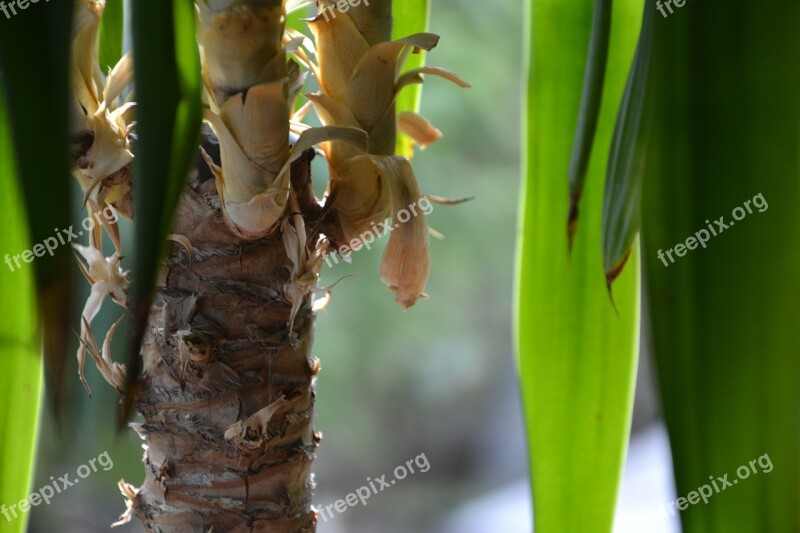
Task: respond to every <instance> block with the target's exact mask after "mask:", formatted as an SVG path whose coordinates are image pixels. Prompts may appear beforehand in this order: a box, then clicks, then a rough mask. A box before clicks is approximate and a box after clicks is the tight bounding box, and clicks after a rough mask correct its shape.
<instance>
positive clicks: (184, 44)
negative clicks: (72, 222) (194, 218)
mask: <svg viewBox="0 0 800 533" xmlns="http://www.w3.org/2000/svg"><path fill="white" fill-rule="evenodd" d="M132 16H133V39H134V61H135V71H136V95H137V108H136V109H137V112H136V118H137V132H138V134H139V141H138V142H137V143H136V159H135V161H134V166H133V169H134V171H133V172H134V178H133V179H134V183H136V186H135V187H134V188H133V191H134V211H135V217H136V225H135V244H136V259H135V262H134V268H133V271H134V273H135V277H134V279H133V281H132V283H131V293H130V298H131V306H132V309H133V314H134V320H135V325H134V341H133V343H132V344H131V347H130V349H129V352H128V360H127V364H128V379H129V386H128V391H127V392H128V393H127V395H126V402H125V412H126V415H127V413H128V412H129V411H130V408H131V406H132V399H133V396H132V395H133V392H134V386H133V385H134V381H135V378H136V376H138V374H139V369H140V368H141V358H140V357H139V342H140V340H141V338H142V335H143V333H144V328H145V326H146V323H147V317H148V312H149V309H150V303H151V301H152V298H153V287H154V285H155V280H156V275H157V272H158V268H159V264H160V261H161V258H162V256H163V254H164V251H165V247H166V240H167V236H168V234H169V228H170V224H171V222H172V216H173V214H174V212H175V209H176V207H177V205H178V199H179V198H180V194H181V191H182V190H183V185H184V183H185V179H186V175H187V173H188V172H189V169H190V167H191V164H192V160H193V156H194V155H195V153H196V149H197V139H198V134H199V131H200V124H201V122H202V103H201V94H202V87H203V86H202V78H201V71H200V57H199V54H198V51H197V41H196V36H195V12H194V2H192V1H191V0H170V1H165V0H136V2H134V3H133V9H132Z"/></svg>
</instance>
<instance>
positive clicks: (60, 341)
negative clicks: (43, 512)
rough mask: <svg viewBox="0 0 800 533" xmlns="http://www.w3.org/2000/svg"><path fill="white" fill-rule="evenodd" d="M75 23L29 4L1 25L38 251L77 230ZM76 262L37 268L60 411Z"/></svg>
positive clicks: (55, 259)
mask: <svg viewBox="0 0 800 533" xmlns="http://www.w3.org/2000/svg"><path fill="white" fill-rule="evenodd" d="M71 21H72V5H71V3H70V2H57V3H53V4H47V5H43V4H40V5H32V4H29V9H28V10H26V11H19V12H18V14H17V15H16V16H14V17H13V18H10V19H8V20H5V19H2V20H0V71H2V83H3V86H4V89H5V94H6V98H7V103H8V109H9V111H10V113H9V115H10V124H11V131H12V133H13V137H14V139H15V143H14V154H15V161H16V162H17V164H18V167H17V176H18V178H19V180H20V181H19V183H21V184H22V195H23V196H22V198H23V201H24V204H25V208H26V212H27V214H28V223H29V234H30V242H31V243H33V244H36V243H42V242H44V241H45V239H47V238H53V235H54V233H55V232H56V229H62V230H63V229H65V228H69V220H70V205H69V203H68V202H65V201H64V199H65V198H68V197H69V184H70V179H71V178H70V175H69V167H70V162H69V157H70V156H69V143H68V139H69V114H68V107H67V102H68V101H67V96H68V68H69V61H68V58H69V50H70V35H71ZM32 65H33V66H35V68H32ZM3 179H9V177H7V176H6V177H4V178H3ZM19 223H20V221H18V222H17V224H19ZM71 261H72V258H71V254H70V248H69V246H59V247H58V248H57V249H56V250H55V252H54V253H53V254H52V255H51V254H45V255H44V256H42V257H37V258H36V260H35V261H34V262H33V264H32V265H31V267H29V268H32V269H33V270H34V272H35V279H36V287H37V293H38V305H39V313H40V319H41V321H42V330H43V333H44V337H43V339H44V354H45V359H46V361H47V367H46V370H47V375H48V378H49V382H50V385H51V388H50V392H51V397H52V399H53V403H52V405H53V406H54V408H58V407H59V406H60V405H61V402H60V401H59V400H60V396H61V386H60V384H61V382H62V377H63V375H64V369H65V365H66V358H67V338H68V335H69V329H68V326H69V321H68V313H69V305H70V293H71V291H70V287H69V283H67V282H66V280H65V276H68V273H69V271H70V262H71Z"/></svg>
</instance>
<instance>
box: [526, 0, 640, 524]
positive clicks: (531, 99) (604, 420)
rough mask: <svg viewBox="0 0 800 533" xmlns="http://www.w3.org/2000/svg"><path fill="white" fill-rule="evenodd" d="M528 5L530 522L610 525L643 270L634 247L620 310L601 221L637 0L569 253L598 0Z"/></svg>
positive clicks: (624, 7)
mask: <svg viewBox="0 0 800 533" xmlns="http://www.w3.org/2000/svg"><path fill="white" fill-rule="evenodd" d="M530 6H531V9H530V11H529V13H528V18H529V20H530V21H531V27H530V30H529V42H530V45H531V48H530V55H529V65H530V67H531V68H530V70H529V78H528V89H527V90H528V93H527V109H526V114H525V116H526V121H527V129H526V132H525V136H526V140H525V143H524V144H523V147H524V150H525V162H524V167H525V174H524V178H523V191H522V195H521V201H522V206H521V228H520V234H521V235H520V241H519V248H518V255H517V257H518V263H517V303H516V306H517V310H516V315H517V323H516V335H517V344H518V351H519V367H520V374H521V384H522V394H523V405H524V408H525V415H526V422H527V426H528V441H529V448H530V462H531V475H532V488H533V497H534V507H535V513H534V523H535V529H536V531H537V533H550V532H553V533H587V532H589V533H595V532H597V533H608V532H610V531H611V528H612V525H613V517H614V508H615V504H616V495H617V490H618V487H619V482H620V478H621V474H622V465H623V460H624V456H625V451H626V449H627V438H628V432H629V429H630V414H631V408H632V402H633V384H634V377H635V373H636V356H637V352H638V323H639V269H638V247H634V251H633V254H632V256H631V260H630V268H628V269H626V271H625V272H624V273H623V274H622V276H621V277H620V278H619V280H618V281H617V285H616V287H615V293H616V294H615V296H616V298H615V301H616V305H617V311H615V309H614V307H613V305H612V304H611V302H610V301H609V299H608V293H607V290H606V285H605V282H604V279H603V274H602V268H603V267H602V264H603V260H602V254H601V250H600V246H599V243H600V240H601V224H600V222H601V217H602V204H603V188H604V177H605V172H606V164H607V154H608V150H609V147H610V144H611V138H612V134H613V125H614V120H615V116H616V111H617V106H618V104H619V101H620V99H621V97H622V93H623V89H624V84H625V79H626V75H627V71H628V68H629V66H630V63H631V59H632V57H633V51H634V48H635V44H636V37H637V33H638V28H639V25H640V21H641V4H640V3H639V2H635V1H627V2H626V1H619V2H615V5H614V11H613V15H612V16H613V18H614V24H615V25H616V27H618V28H622V30H621V31H619V32H616V33H615V34H614V35H612V38H611V42H610V54H609V62H608V65H607V71H606V72H607V74H606V87H605V88H604V91H603V103H602V106H601V113H600V117H599V122H598V128H597V133H596V138H595V142H594V149H593V155H592V158H591V161H590V164H589V168H588V176H589V179H587V182H586V188H585V190H584V196H583V204H582V217H581V218H582V221H583V222H582V227H583V230H582V231H581V232H580V233H579V234H578V235H577V236H576V239H575V242H574V245H573V249H572V254H571V256H570V254H569V253H568V243H567V241H568V235H567V232H565V231H564V221H565V220H567V218H568V211H569V190H568V187H566V186H565V183H564V180H563V176H566V175H567V174H568V166H569V161H570V154H571V151H572V146H573V139H574V137H575V135H574V134H575V119H574V118H575V117H576V116H577V114H578V108H579V104H580V100H581V86H582V80H583V78H584V71H585V62H586V50H587V47H588V40H589V28H590V27H591V21H592V11H593V10H592V7H593V6H592V3H591V2H588V1H571V2H561V1H555V0H532V1H531V3H530ZM576 28H578V32H577V34H576V32H575V29H576ZM554 50H558V52H559V53H558V54H554V53H553V51H554Z"/></svg>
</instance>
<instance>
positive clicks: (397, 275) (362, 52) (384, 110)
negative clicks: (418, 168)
mask: <svg viewBox="0 0 800 533" xmlns="http://www.w3.org/2000/svg"><path fill="white" fill-rule="evenodd" d="M385 4H388V2H383V3H380V4H376V6H375V8H376V9H375V11H371V10H370V8H366V7H363V6H362V8H361V9H357V8H356V9H354V10H353V12H352V13H351V12H350V11H348V12H347V13H339V14H337V16H336V18H332V19H331V20H326V19H325V18H324V17H323V16H317V17H316V18H315V19H314V20H312V21H311V22H310V23H309V24H310V27H311V30H312V32H313V33H314V36H315V37H316V48H317V63H318V68H317V69H316V70H317V71H318V72H319V85H320V92H319V93H317V94H310V95H307V96H308V98H309V100H311V102H312V103H313V105H314V107H315V109H316V111H317V114H318V115H319V116H320V119H321V120H322V122H323V123H324V124H340V125H347V126H354V127H359V128H361V129H363V130H364V131H366V132H367V133H368V134H369V151H368V153H363V152H360V151H359V150H357V149H355V148H353V147H351V146H345V145H343V144H342V143H337V142H332V143H328V144H326V145H325V146H324V149H325V153H326V157H327V159H328V163H329V165H330V185H329V198H330V200H331V202H330V204H331V207H332V210H333V212H334V213H335V216H336V217H337V221H338V224H339V225H340V227H341V228H342V232H343V236H344V238H345V240H346V241H351V240H353V239H355V240H364V238H365V235H366V234H368V233H369V232H370V231H373V230H372V229H371V228H372V227H373V226H374V225H375V224H377V223H378V222H380V221H382V220H384V219H385V218H386V217H388V216H390V215H395V214H396V213H397V212H398V211H399V210H402V209H406V208H409V207H410V206H414V205H415V204H416V203H417V202H419V200H420V198H421V195H420V192H419V186H418V185H417V179H416V176H415V175H414V172H413V169H412V168H411V165H410V163H409V162H408V161H407V160H404V159H402V158H399V157H396V156H395V148H396V138H397V131H398V122H397V117H396V112H395V100H396V97H397V94H398V92H399V91H400V90H402V88H403V87H405V86H407V85H410V84H413V83H422V81H423V78H422V74H423V73H427V74H434V75H439V76H442V77H445V78H446V79H449V80H451V81H453V82H455V83H457V84H458V85H460V86H462V87H468V86H469V85H468V84H467V83H466V82H464V81H462V80H461V79H460V78H458V77H457V76H455V75H454V74H452V73H450V72H448V71H445V70H443V69H434V68H428V69H420V70H419V71H413V72H409V73H406V74H403V75H402V76H400V74H399V73H400V69H401V67H402V64H403V60H404V58H405V56H406V55H407V54H408V53H410V52H411V51H412V50H413V51H417V52H419V51H420V50H431V49H432V48H434V47H435V46H436V44H437V43H438V40H439V37H438V36H436V35H434V34H430V33H420V34H416V35H411V36H409V37H406V38H404V39H400V40H398V41H389V40H388V39H389V36H390V35H391V25H390V24H387V20H390V19H391V17H390V16H389V17H386V16H385V14H384V12H383V9H384V6H385ZM329 5H331V4H330V3H329V2H321V3H320V5H319V7H320V9H326V8H327V7H328V6H329ZM371 13H372V14H374V16H375V19H374V20H371V19H370V14H371ZM404 123H405V124H409V123H413V124H415V125H416V126H417V128H416V129H415V128H407V129H406V131H408V132H410V133H414V132H417V133H418V134H419V136H418V138H419V142H420V143H421V144H425V145H427V144H429V143H430V142H432V141H433V140H435V139H436V138H438V136H440V134H439V135H438V136H437V135H436V133H434V131H436V130H435V128H433V127H432V126H431V125H430V124H429V123H427V121H424V119H422V120H420V119H419V118H416V120H415V119H414V118H412V119H411V120H406V121H405V122H404ZM397 226H398V227H397V229H396V230H395V231H393V232H392V234H391V237H390V239H389V245H388V247H387V249H386V252H385V253H384V257H383V261H382V267H381V278H382V279H383V281H384V282H385V283H386V284H387V285H388V286H389V288H390V289H392V290H393V291H395V293H396V297H395V299H396V301H397V302H398V303H400V304H401V305H402V306H403V307H406V308H408V307H411V306H412V305H414V303H415V302H416V301H417V299H418V298H419V297H420V296H422V295H423V294H424V292H423V291H424V288H425V284H426V281H427V278H428V265H429V261H430V259H429V252H428V228H427V225H426V223H425V220H424V216H423V215H422V214H417V215H416V216H415V217H414V218H413V219H412V220H411V221H410V222H409V223H405V224H403V223H400V224H398V225H397Z"/></svg>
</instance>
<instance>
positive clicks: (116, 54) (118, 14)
mask: <svg viewBox="0 0 800 533" xmlns="http://www.w3.org/2000/svg"><path fill="white" fill-rule="evenodd" d="M105 2H106V7H105V10H104V11H103V19H102V21H101V22H100V68H101V69H103V72H108V69H111V68H113V67H114V65H116V64H117V61H119V60H120V58H121V57H122V46H123V41H122V39H123V31H124V21H125V5H124V0H105Z"/></svg>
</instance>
